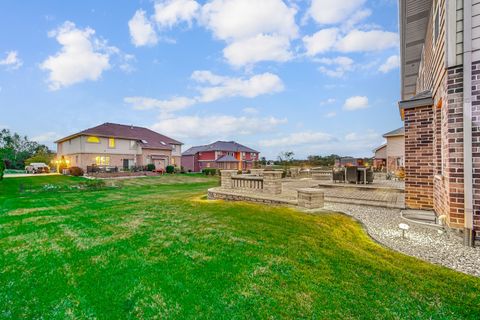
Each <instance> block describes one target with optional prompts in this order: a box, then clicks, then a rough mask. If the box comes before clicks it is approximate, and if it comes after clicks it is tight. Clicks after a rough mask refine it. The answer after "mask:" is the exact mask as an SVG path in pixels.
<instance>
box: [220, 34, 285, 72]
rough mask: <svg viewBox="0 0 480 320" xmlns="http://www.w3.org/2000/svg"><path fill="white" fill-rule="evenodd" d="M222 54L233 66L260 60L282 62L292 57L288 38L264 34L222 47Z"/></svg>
mask: <svg viewBox="0 0 480 320" xmlns="http://www.w3.org/2000/svg"><path fill="white" fill-rule="evenodd" d="M223 55H224V57H225V59H227V61H228V63H230V64H231V65H233V66H235V67H241V66H244V65H250V64H255V63H257V62H260V61H279V62H284V61H288V60H290V59H291V58H292V53H291V52H290V40H289V39H288V38H286V37H281V36H272V35H264V34H258V35H256V36H255V37H252V38H246V39H242V40H238V41H235V42H233V43H231V44H230V45H228V46H227V47H226V48H225V49H223Z"/></svg>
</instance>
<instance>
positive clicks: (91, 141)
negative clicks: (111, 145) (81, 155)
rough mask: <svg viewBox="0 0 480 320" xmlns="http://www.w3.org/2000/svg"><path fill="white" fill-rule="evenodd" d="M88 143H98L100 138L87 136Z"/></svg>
mask: <svg viewBox="0 0 480 320" xmlns="http://www.w3.org/2000/svg"><path fill="white" fill-rule="evenodd" d="M87 142H88V143H100V139H99V138H98V137H94V136H90V137H88V138H87Z"/></svg>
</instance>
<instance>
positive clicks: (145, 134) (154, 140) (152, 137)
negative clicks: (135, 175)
mask: <svg viewBox="0 0 480 320" xmlns="http://www.w3.org/2000/svg"><path fill="white" fill-rule="evenodd" d="M84 135H95V136H100V137H111V138H123V139H131V140H136V141H139V143H140V145H141V146H142V148H146V149H149V148H151V149H167V150H171V149H172V147H171V144H182V143H181V142H179V141H177V140H174V139H172V138H169V137H167V136H164V135H162V134H160V133H157V132H155V131H153V130H150V129H147V128H143V127H136V126H129V125H123V124H117V123H108V122H106V123H104V124H101V125H99V126H96V127H93V128H89V129H86V130H83V131H80V132H78V133H75V134H72V135H70V136H68V137H65V138H62V139H59V140H57V141H55V143H58V142H62V141H65V140H69V139H72V138H74V137H77V136H84Z"/></svg>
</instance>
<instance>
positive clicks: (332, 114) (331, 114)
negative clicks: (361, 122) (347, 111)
mask: <svg viewBox="0 0 480 320" xmlns="http://www.w3.org/2000/svg"><path fill="white" fill-rule="evenodd" d="M336 116H337V113H336V112H335V111H332V112H329V113H327V114H326V115H325V118H334V117H336Z"/></svg>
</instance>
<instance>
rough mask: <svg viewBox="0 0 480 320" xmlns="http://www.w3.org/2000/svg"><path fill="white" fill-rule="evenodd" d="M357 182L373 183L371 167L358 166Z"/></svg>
mask: <svg viewBox="0 0 480 320" xmlns="http://www.w3.org/2000/svg"><path fill="white" fill-rule="evenodd" d="M358 182H360V183H363V184H367V183H373V170H372V169H371V168H358Z"/></svg>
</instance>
